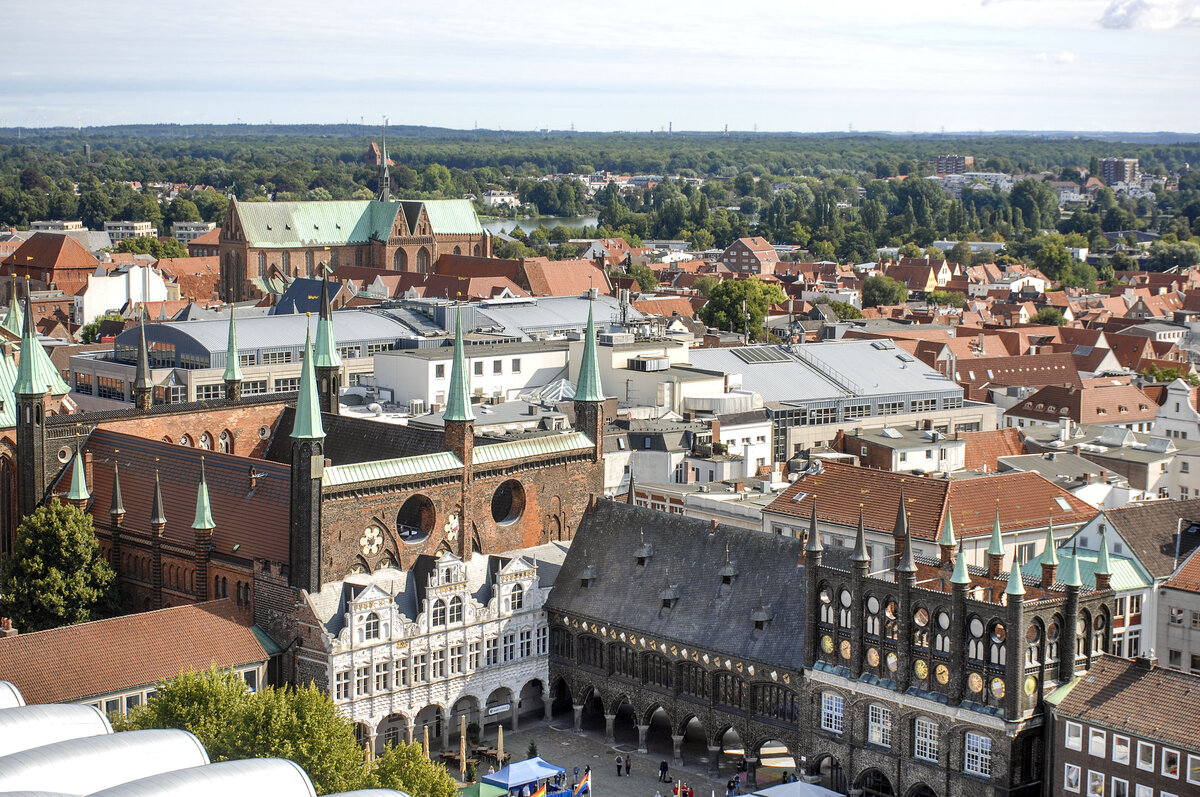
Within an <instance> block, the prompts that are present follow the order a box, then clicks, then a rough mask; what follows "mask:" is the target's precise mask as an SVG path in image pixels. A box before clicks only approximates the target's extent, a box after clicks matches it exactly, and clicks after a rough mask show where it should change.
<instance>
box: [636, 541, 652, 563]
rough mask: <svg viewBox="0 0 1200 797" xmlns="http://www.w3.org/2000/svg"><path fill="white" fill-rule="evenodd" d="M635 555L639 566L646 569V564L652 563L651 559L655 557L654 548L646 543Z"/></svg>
mask: <svg viewBox="0 0 1200 797" xmlns="http://www.w3.org/2000/svg"><path fill="white" fill-rule="evenodd" d="M633 555H634V557H635V558H636V559H637V563H638V566H639V567H645V566H646V562H648V561H650V557H651V556H654V548H653V547H651V545H650V543H648V542H644V543H642V545H641V547H640V548H638V549H637V550H636V551H634V552H633Z"/></svg>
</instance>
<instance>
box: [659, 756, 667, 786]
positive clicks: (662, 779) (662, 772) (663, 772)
mask: <svg viewBox="0 0 1200 797" xmlns="http://www.w3.org/2000/svg"><path fill="white" fill-rule="evenodd" d="M658 782H659V783H666V782H667V762H666V761H663V762H662V763H661V764H659V765H658Z"/></svg>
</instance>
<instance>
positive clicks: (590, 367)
mask: <svg viewBox="0 0 1200 797" xmlns="http://www.w3.org/2000/svg"><path fill="white" fill-rule="evenodd" d="M592 310H593V307H592V304H591V303H590V302H589V303H588V321H587V329H586V331H585V332H584V334H583V355H582V356H581V357H580V359H579V378H578V379H577V380H576V382H575V428H576V429H578V430H579V431H581V432H583V433H584V434H586V435H587V436H588V437H590V438H591V440H592V443H593V444H594V448H593V453H592V461H593V462H599V461H600V460H601V459H602V458H603V456H604V392H603V390H602V389H601V384H600V365H599V361H598V359H597V357H596V323H595V320H594V318H593V313H592Z"/></svg>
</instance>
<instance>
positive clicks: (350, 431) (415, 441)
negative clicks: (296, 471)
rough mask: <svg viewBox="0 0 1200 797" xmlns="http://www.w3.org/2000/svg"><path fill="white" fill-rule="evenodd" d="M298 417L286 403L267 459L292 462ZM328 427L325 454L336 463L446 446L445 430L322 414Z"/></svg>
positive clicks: (408, 454)
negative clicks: (295, 423) (293, 424)
mask: <svg viewBox="0 0 1200 797" xmlns="http://www.w3.org/2000/svg"><path fill="white" fill-rule="evenodd" d="M295 417H296V408H295V407H291V406H289V407H286V408H285V409H284V411H283V414H282V415H281V416H280V420H279V424H278V425H277V426H276V430H277V431H276V432H275V437H274V439H272V440H271V447H270V449H269V450H268V451H267V459H270V460H273V461H275V462H291V459H292V440H291V437H290V433H291V430H292V423H293V422H294V420H295ZM321 423H322V424H323V425H324V427H325V456H326V458H328V459H329V460H330V461H332V462H333V464H334V465H353V464H354V463H356V462H373V461H375V460H380V459H393V458H397V457H415V456H420V455H422V454H434V453H437V452H439V451H445V450H446V443H445V435H444V434H443V432H442V431H441V430H432V429H422V428H420V427H416V426H400V425H398V424H391V423H380V422H378V421H370V420H366V419H363V418H352V417H348V416H345V415H329V414H327V413H323V414H322V415H321Z"/></svg>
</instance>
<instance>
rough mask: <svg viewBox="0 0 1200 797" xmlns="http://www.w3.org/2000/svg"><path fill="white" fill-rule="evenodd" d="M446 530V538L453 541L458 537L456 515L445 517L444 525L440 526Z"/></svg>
mask: <svg viewBox="0 0 1200 797" xmlns="http://www.w3.org/2000/svg"><path fill="white" fill-rule="evenodd" d="M442 530H443V531H445V532H446V539H447V540H450V541H452V542H453V541H454V540H457V539H458V515H451V516H450V517H448V518H446V525H445V526H443V527H442Z"/></svg>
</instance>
